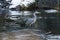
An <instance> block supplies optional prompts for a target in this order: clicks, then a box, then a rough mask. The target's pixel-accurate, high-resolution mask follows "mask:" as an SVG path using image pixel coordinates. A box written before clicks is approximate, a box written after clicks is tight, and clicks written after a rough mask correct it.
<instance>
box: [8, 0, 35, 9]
mask: <svg viewBox="0 0 60 40" xmlns="http://www.w3.org/2000/svg"><path fill="white" fill-rule="evenodd" d="M34 2H35V0H12V1H11V4H12V5H11V6H10V7H9V8H14V7H16V6H18V5H20V6H22V7H23V5H24V6H26V7H28V5H29V4H31V3H34Z"/></svg>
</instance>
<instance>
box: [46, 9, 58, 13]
mask: <svg viewBox="0 0 60 40" xmlns="http://www.w3.org/2000/svg"><path fill="white" fill-rule="evenodd" d="M45 12H47V13H56V12H58V10H54V9H51V10H45Z"/></svg>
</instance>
